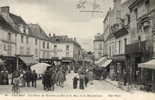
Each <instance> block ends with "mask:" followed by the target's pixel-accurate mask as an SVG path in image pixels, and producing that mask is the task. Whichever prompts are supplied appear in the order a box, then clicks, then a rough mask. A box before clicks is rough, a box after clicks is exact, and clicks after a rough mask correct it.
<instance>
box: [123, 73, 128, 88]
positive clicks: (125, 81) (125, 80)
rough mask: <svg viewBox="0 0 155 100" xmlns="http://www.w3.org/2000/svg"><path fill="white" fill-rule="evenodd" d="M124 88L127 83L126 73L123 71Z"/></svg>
mask: <svg viewBox="0 0 155 100" xmlns="http://www.w3.org/2000/svg"><path fill="white" fill-rule="evenodd" d="M123 78H124V86H126V83H127V72H126V71H125V72H124V77H123Z"/></svg>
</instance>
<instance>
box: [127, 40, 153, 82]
mask: <svg viewBox="0 0 155 100" xmlns="http://www.w3.org/2000/svg"><path fill="white" fill-rule="evenodd" d="M146 43H147V41H139V42H136V43H133V44H129V45H127V46H126V51H125V52H126V59H127V60H126V62H127V69H128V71H129V82H130V83H131V84H141V83H142V81H143V75H142V72H141V68H139V67H138V64H140V63H143V62H145V61H147V60H148V59H149V58H150V56H151V49H146V48H147V45H146Z"/></svg>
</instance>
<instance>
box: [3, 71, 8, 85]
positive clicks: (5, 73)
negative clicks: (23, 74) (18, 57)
mask: <svg viewBox="0 0 155 100" xmlns="http://www.w3.org/2000/svg"><path fill="white" fill-rule="evenodd" d="M2 83H3V85H8V84H9V78H8V71H7V70H6V69H4V71H3V72H2Z"/></svg>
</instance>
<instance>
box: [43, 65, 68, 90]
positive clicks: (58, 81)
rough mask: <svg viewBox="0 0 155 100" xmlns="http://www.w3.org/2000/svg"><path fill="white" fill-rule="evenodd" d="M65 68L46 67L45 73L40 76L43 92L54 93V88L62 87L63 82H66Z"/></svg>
mask: <svg viewBox="0 0 155 100" xmlns="http://www.w3.org/2000/svg"><path fill="white" fill-rule="evenodd" d="M66 74H67V68H66V67H65V66H52V67H47V69H46V71H45V72H44V74H43V75H42V84H43V87H44V90H46V91H51V90H52V91H54V86H55V85H57V86H60V87H62V88H63V87H64V81H65V80H66Z"/></svg>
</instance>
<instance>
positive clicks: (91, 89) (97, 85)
mask: <svg viewBox="0 0 155 100" xmlns="http://www.w3.org/2000/svg"><path fill="white" fill-rule="evenodd" d="M73 76H74V73H73V72H72V73H70V74H68V75H67V80H66V81H65V82H64V87H63V88H61V87H58V86H55V91H48V93H68V94H69V93H78V94H79V93H126V91H123V90H121V89H119V88H117V87H115V86H113V85H112V84H110V83H108V82H106V81H104V80H94V81H93V82H92V83H93V84H90V83H89V84H88V86H87V87H86V88H85V89H84V90H80V89H73V85H72V79H73ZM6 93H7V94H8V93H11V85H9V86H3V85H1V86H0V94H6ZM23 93H24V94H25V93H28V94H29V93H30V94H32V93H39V94H40V93H47V91H44V90H43V85H42V81H41V80H38V81H37V88H33V87H29V88H28V87H23V88H21V94H23Z"/></svg>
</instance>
